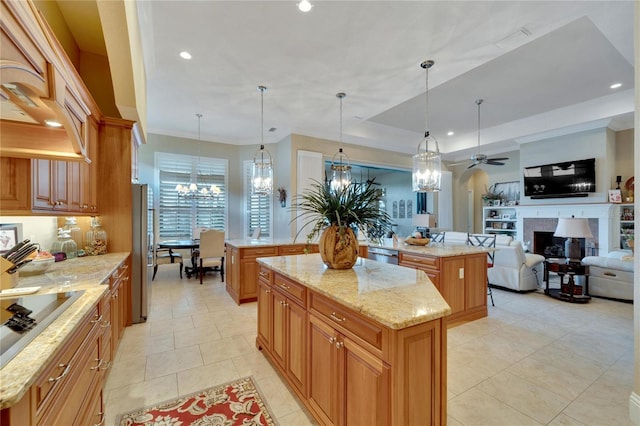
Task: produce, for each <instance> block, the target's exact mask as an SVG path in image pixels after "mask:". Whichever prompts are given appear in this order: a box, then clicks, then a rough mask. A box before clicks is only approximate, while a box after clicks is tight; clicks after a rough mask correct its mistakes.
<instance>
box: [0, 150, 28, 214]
mask: <svg viewBox="0 0 640 426" xmlns="http://www.w3.org/2000/svg"><path fill="white" fill-rule="evenodd" d="M30 166H31V162H30V160H29V159H27V158H9V157H0V182H2V185H0V214H3V213H4V212H12V211H13V212H27V211H29V210H31V191H30V190H29V183H30V181H31V178H30V177H29V174H30V170H31V167H30Z"/></svg>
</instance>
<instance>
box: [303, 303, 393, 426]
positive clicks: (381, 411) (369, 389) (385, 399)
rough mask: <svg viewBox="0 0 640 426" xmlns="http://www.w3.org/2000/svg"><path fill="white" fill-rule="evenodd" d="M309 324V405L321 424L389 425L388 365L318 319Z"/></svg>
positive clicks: (313, 318) (311, 317)
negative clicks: (319, 418)
mask: <svg viewBox="0 0 640 426" xmlns="http://www.w3.org/2000/svg"><path fill="white" fill-rule="evenodd" d="M309 323H310V328H309V330H310V331H309V333H310V336H309V375H310V376H309V404H310V405H311V406H313V407H314V411H315V412H316V413H318V414H319V415H320V417H321V423H323V424H346V425H357V424H366V425H381V426H382V425H387V424H389V423H390V422H389V419H390V394H389V393H390V391H391V381H390V371H391V369H390V367H389V366H388V365H386V364H385V363H384V362H383V361H382V360H381V359H380V357H379V356H376V355H375V354H373V353H371V352H370V351H368V350H367V349H365V347H364V346H363V345H360V344H358V342H357V341H356V340H355V339H351V338H349V337H348V336H346V335H344V334H342V333H340V331H338V330H337V329H336V328H334V327H333V326H332V325H330V324H327V323H326V322H325V321H323V320H322V319H321V318H319V317H317V316H315V315H313V314H312V315H310V316H309Z"/></svg>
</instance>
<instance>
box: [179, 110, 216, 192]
mask: <svg viewBox="0 0 640 426" xmlns="http://www.w3.org/2000/svg"><path fill="white" fill-rule="evenodd" d="M196 117H198V165H197V167H196V181H195V183H193V182H189V183H188V184H187V185H182V184H177V185H176V191H177V192H178V199H180V198H185V199H189V200H195V199H199V198H212V199H213V198H214V197H216V196H218V195H220V193H221V192H222V191H221V190H220V188H219V187H218V186H217V185H215V184H212V185H211V187H210V188H207V185H206V184H205V185H204V186H203V187H199V186H198V178H197V175H198V173H200V143H201V142H200V120H201V119H202V114H196Z"/></svg>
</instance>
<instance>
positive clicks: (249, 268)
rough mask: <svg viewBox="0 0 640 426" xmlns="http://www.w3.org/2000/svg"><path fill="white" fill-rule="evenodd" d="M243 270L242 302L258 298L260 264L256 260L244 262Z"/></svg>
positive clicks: (241, 266)
mask: <svg viewBox="0 0 640 426" xmlns="http://www.w3.org/2000/svg"><path fill="white" fill-rule="evenodd" d="M241 263H242V264H241V265H240V268H241V272H240V273H241V275H242V278H241V282H242V285H241V286H240V292H241V293H240V294H239V297H240V300H244V299H248V298H252V297H257V296H258V263H257V262H256V261H255V259H247V260H243V261H242V262H241Z"/></svg>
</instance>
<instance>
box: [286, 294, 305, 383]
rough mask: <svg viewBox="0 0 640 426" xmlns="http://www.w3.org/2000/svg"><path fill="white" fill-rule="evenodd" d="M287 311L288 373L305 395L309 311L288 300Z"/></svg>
mask: <svg viewBox="0 0 640 426" xmlns="http://www.w3.org/2000/svg"><path fill="white" fill-rule="evenodd" d="M285 307H286V311H287V348H288V352H287V358H286V365H287V375H288V376H289V378H290V379H291V380H292V382H293V383H294V384H295V385H296V386H297V388H298V390H300V391H301V392H302V393H303V395H304V394H306V392H305V383H306V380H305V376H306V371H307V368H306V363H307V338H306V337H307V331H306V326H307V311H306V310H305V309H303V308H301V307H300V306H298V305H296V304H295V303H293V302H291V301H289V300H287V301H286V305H285Z"/></svg>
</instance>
